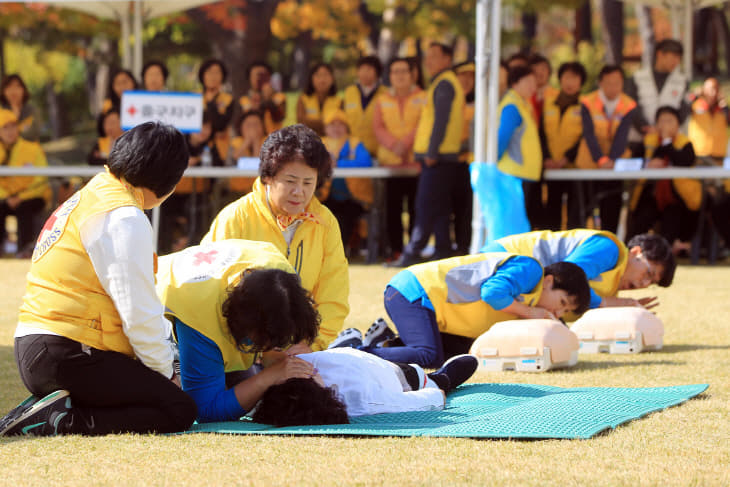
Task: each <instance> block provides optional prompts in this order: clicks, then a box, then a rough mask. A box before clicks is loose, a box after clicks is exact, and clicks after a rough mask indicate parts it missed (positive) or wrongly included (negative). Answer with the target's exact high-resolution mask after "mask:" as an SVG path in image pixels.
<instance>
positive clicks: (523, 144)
mask: <svg viewBox="0 0 730 487" xmlns="http://www.w3.org/2000/svg"><path fill="white" fill-rule="evenodd" d="M507 105H514V106H515V107H516V108H517V111H518V112H519V113H520V117H522V124H521V125H520V126H519V127H518V129H517V131H515V133H514V134H512V138H511V139H510V143H509V146H508V147H507V150H505V151H504V154H502V157H501V158H500V159H499V162H498V163H497V168H498V169H499V170H500V171H502V172H503V173H505V174H511V175H512V176H515V177H518V178H521V179H528V180H531V181H537V180H539V179H540V175H541V174H542V149H540V135H539V133H538V131H537V122H535V117H534V115H533V112H532V106H531V105H530V102H529V101H527V100H525V99H524V98H522V97H521V96H520V95H518V94H517V93H515V92H514V91H513V90H509V91H507V93H505V95H504V97H503V98H502V101H501V102H500V104H499V113H500V116H501V114H502V110H504V108H505V107H506V106H507Z"/></svg>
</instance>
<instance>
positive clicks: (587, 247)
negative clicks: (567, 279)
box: [482, 229, 677, 309]
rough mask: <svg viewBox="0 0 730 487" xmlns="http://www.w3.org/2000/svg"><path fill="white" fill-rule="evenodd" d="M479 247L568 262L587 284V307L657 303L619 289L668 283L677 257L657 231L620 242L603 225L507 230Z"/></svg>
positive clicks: (545, 263)
mask: <svg viewBox="0 0 730 487" xmlns="http://www.w3.org/2000/svg"><path fill="white" fill-rule="evenodd" d="M482 252H514V253H516V254H520V255H527V256H530V257H534V258H535V259H537V260H538V261H539V262H540V264H542V265H543V266H548V265H550V264H554V263H555V262H561V261H565V262H572V263H574V264H577V265H578V266H580V268H581V269H583V271H584V272H585V273H586V276H587V277H588V282H589V284H590V286H591V304H590V307H591V308H598V307H606V306H643V307H645V308H647V309H650V308H653V307H655V306H657V305H658V304H659V303H658V301H657V298H656V297H645V298H641V299H633V298H619V297H618V296H616V294H617V293H618V291H620V290H627V289H643V288H646V287H649V286H650V285H652V284H659V285H660V286H662V287H669V286H670V285H671V284H672V280H673V279H674V271H675V270H676V268H677V263H676V261H675V260H674V254H673V253H672V246H671V245H669V242H667V241H666V239H665V238H664V237H662V236H660V235H654V234H648V233H644V234H641V235H636V236H634V237H633V238H632V239H631V240H629V244H628V246H627V245H624V243H623V242H621V241H620V240H619V239H618V237H616V235H614V234H613V233H611V232H607V231H600V230H586V229H576V230H568V231H565V232H551V231H547V230H545V231H539V232H530V233H522V234H518V235H511V236H509V237H504V238H500V239H499V240H496V241H495V242H492V243H490V244H488V245H487V246H486V247H485V248H483V249H482Z"/></svg>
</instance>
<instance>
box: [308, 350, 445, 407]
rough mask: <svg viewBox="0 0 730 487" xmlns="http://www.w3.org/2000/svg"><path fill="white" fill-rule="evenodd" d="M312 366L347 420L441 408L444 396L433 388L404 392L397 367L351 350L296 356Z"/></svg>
mask: <svg viewBox="0 0 730 487" xmlns="http://www.w3.org/2000/svg"><path fill="white" fill-rule="evenodd" d="M297 357H299V358H301V359H302V360H306V361H307V362H309V363H311V364H312V365H313V366H314V367H315V368H316V369H317V371H318V372H319V375H320V376H321V377H322V381H323V382H324V383H325V385H326V386H328V387H330V386H331V387H334V388H335V389H336V391H337V393H338V395H339V396H340V399H341V400H342V402H344V403H345V406H346V407H347V415H348V416H364V415H367V414H380V413H400V412H408V411H434V410H440V409H443V407H444V402H445V398H444V393H443V391H441V389H438V388H437V387H435V384H433V383H432V382H431V381H428V382H429V383H430V384H432V386H431V387H428V386H427V387H426V388H422V389H418V390H415V391H404V386H403V384H402V382H401V379H400V378H399V376H398V372H399V369H398V366H397V365H395V364H394V363H392V362H388V361H387V360H384V359H382V358H380V357H378V356H376V355H373V354H370V353H366V352H361V351H360V350H355V349H353V348H331V349H329V350H323V351H321V352H312V353H305V354H301V355H297Z"/></svg>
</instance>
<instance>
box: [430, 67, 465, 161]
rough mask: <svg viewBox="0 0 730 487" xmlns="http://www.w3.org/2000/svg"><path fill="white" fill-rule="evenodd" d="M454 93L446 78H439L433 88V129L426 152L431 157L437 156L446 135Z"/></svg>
mask: <svg viewBox="0 0 730 487" xmlns="http://www.w3.org/2000/svg"><path fill="white" fill-rule="evenodd" d="M455 95H456V91H455V90H454V86H453V85H452V84H451V83H450V82H448V81H446V80H441V81H440V82H439V84H438V85H436V88H434V90H433V107H434V114H433V129H432V130H431V137H430V138H429V139H428V154H427V155H428V157H431V158H433V159H436V158H437V157H438V154H439V147H440V146H441V142H443V140H444V137H445V136H446V126H447V125H448V123H449V118H450V117H451V116H452V113H451V105H452V103H453V101H454V96H455ZM453 116H461V114H454V115H453Z"/></svg>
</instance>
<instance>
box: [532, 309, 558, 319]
mask: <svg viewBox="0 0 730 487" xmlns="http://www.w3.org/2000/svg"><path fill="white" fill-rule="evenodd" d="M527 317H528V318H531V319H533V320H557V318H556V317H555V315H554V314H552V313H551V312H550V311H548V310H546V309H545V308H541V307H539V306H535V307H530V310H529V312H528V316H527Z"/></svg>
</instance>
